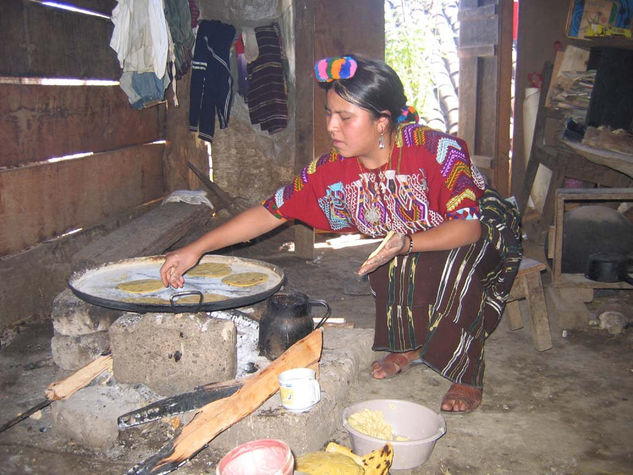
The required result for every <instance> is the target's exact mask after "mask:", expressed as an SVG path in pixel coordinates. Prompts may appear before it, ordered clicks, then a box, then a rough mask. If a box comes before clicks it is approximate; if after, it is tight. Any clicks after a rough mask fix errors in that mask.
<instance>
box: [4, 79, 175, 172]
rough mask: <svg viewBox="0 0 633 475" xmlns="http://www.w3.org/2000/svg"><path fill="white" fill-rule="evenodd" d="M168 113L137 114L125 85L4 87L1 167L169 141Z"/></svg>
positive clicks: (149, 111)
mask: <svg viewBox="0 0 633 475" xmlns="http://www.w3.org/2000/svg"><path fill="white" fill-rule="evenodd" d="M165 115H166V111H165V106H164V105H160V106H156V107H152V108H148V109H144V110H140V111H135V110H133V109H132V108H131V106H130V104H129V101H128V99H127V96H126V95H125V93H124V92H123V90H122V89H121V88H120V87H119V86H84V87H78V86H39V85H18V84H0V143H2V144H3V145H2V148H1V149H0V167H2V166H15V165H20V164H24V163H29V162H36V161H39V160H45V159H47V158H51V157H61V156H64V155H70V154H74V153H79V152H103V151H106V150H114V149H118V148H122V147H125V146H128V145H135V144H142V143H147V142H153V141H156V140H159V139H164V138H165Z"/></svg>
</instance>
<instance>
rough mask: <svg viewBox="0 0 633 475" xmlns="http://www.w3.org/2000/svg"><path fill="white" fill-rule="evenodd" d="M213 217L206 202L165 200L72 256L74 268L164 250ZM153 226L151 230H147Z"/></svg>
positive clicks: (81, 268)
mask: <svg viewBox="0 0 633 475" xmlns="http://www.w3.org/2000/svg"><path fill="white" fill-rule="evenodd" d="M210 217H211V210H210V209H209V208H208V207H207V206H204V205H191V204H187V203H165V204H163V205H159V206H156V207H155V208H153V209H151V210H150V211H148V212H147V213H145V214H143V215H142V216H139V217H138V218H136V219H134V220H132V221H130V222H129V223H127V224H125V225H123V226H121V227H119V228H117V229H115V230H114V231H112V232H111V233H110V234H108V235H106V236H103V237H102V238H100V239H97V240H95V241H93V242H91V243H90V244H88V245H87V246H86V247H84V248H83V249H82V250H81V251H79V252H78V253H77V254H75V255H74V256H73V258H72V268H73V270H74V271H78V270H83V269H86V268H89V267H96V266H99V265H101V264H105V263H106V262H115V261H119V260H122V259H128V258H131V257H142V256H151V255H155V254H162V253H163V252H165V250H167V249H168V248H169V247H171V246H172V245H173V244H175V243H176V242H177V241H178V240H179V239H181V238H183V237H184V236H185V235H186V234H187V233H188V232H190V230H191V229H192V228H193V227H195V226H199V225H202V224H203V223H205V222H206V221H207V220H208V219H209V218H210ZM148 229H151V232H149V233H148V232H147V230H148Z"/></svg>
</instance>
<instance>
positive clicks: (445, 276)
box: [161, 55, 521, 412]
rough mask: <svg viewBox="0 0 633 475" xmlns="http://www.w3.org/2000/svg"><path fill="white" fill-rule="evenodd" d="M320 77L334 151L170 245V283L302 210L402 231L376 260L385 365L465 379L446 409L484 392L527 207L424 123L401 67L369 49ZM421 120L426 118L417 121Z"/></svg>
mask: <svg viewBox="0 0 633 475" xmlns="http://www.w3.org/2000/svg"><path fill="white" fill-rule="evenodd" d="M315 75H316V78H317V80H318V81H320V83H321V84H322V86H323V87H324V89H325V90H326V94H327V106H326V116H327V130H328V133H329V134H330V136H331V138H332V144H333V149H332V150H331V151H330V153H328V154H325V155H323V156H321V157H320V158H318V159H316V160H315V161H313V162H312V163H311V164H310V165H308V166H307V167H306V168H304V169H303V170H302V172H301V174H300V175H298V176H297V177H296V178H295V180H294V182H293V183H292V184H290V185H287V186H286V187H283V188H280V189H279V190H278V191H277V192H276V193H275V194H274V195H273V196H272V197H270V198H269V199H268V200H266V201H265V202H264V203H263V206H257V207H254V208H252V209H250V210H248V211H246V212H244V213H242V214H240V215H238V216H237V217H235V218H233V219H232V220H230V221H228V222H227V223H226V224H224V225H222V226H220V227H218V228H217V229H214V230H212V231H210V232H209V233H207V234H205V235H204V236H202V237H201V238H200V239H198V240H197V241H195V242H193V243H192V244H190V245H188V246H186V247H184V248H182V249H179V250H177V251H175V252H172V253H170V254H168V256H167V259H166V261H165V263H164V264H163V266H162V268H161V277H162V279H163V283H164V284H165V285H172V286H174V287H181V286H182V285H183V282H184V279H183V273H184V272H185V271H186V270H188V269H189V268H190V267H192V266H193V265H195V264H196V263H197V262H198V260H199V259H200V257H201V256H202V255H203V254H204V253H206V252H209V251H213V250H216V249H220V248H223V247H225V246H228V245H231V244H235V243H238V242H242V241H246V240H249V239H252V238H254V237H256V236H259V235H261V234H263V233H265V232H268V231H270V230H272V229H274V228H276V227H277V226H279V225H281V224H282V223H283V222H285V221H286V220H288V219H298V220H301V221H303V222H305V223H307V224H309V225H311V226H313V227H315V228H318V229H325V230H330V231H336V232H360V233H362V234H366V235H369V236H372V237H383V236H386V235H387V233H388V232H389V231H394V234H393V236H392V237H391V238H390V239H389V241H388V242H387V243H386V245H385V246H384V248H383V249H382V250H381V251H380V252H379V253H378V254H377V255H376V256H375V257H373V258H372V259H369V260H368V261H367V262H365V263H364V264H363V265H362V266H361V268H360V269H359V271H358V272H359V274H361V275H362V274H367V273H369V277H370V283H371V287H372V290H373V293H374V294H375V301H376V325H375V330H376V331H375V339H374V349H375V350H377V351H387V352H388V354H387V356H385V357H384V358H383V359H382V360H380V361H375V362H374V363H373V364H372V375H373V376H374V377H375V378H378V379H383V378H390V377H393V376H395V375H396V374H398V373H400V372H402V371H404V370H406V369H407V368H408V367H409V366H410V365H411V364H415V363H424V364H426V365H428V366H429V367H431V368H433V369H434V370H435V371H437V372H439V373H440V374H441V375H442V376H444V377H445V378H447V379H449V380H450V381H451V382H452V383H453V384H452V385H451V387H450V389H449V391H448V392H447V394H446V395H445V396H444V399H443V401H442V404H441V409H442V410H443V411H451V412H469V411H472V410H473V409H475V408H476V407H477V406H479V404H480V402H481V398H482V389H481V388H482V380H483V371H484V361H483V344H484V340H485V338H486V337H487V336H488V335H489V334H490V332H492V331H493V330H494V328H495V327H496V325H497V323H498V321H499V319H500V317H501V314H502V312H503V307H504V303H505V299H506V298H507V295H508V292H509V290H510V288H511V286H512V281H513V279H514V276H515V274H516V271H517V269H518V264H519V261H520V257H521V248H520V232H519V228H518V222H519V220H518V215H517V213H516V212H515V210H514V209H513V208H512V207H511V206H509V205H508V204H507V203H506V202H505V201H504V200H502V199H501V198H500V197H499V196H498V195H497V194H496V193H495V192H494V191H492V190H487V189H486V186H485V183H484V180H483V178H482V177H481V175H480V174H479V172H478V171H477V170H476V169H475V168H474V167H473V166H472V165H471V163H470V159H469V156H468V151H467V149H466V144H465V143H464V142H463V141H462V140H460V139H458V138H456V137H453V136H450V135H447V134H443V133H440V132H437V131H433V130H431V129H428V128H424V127H421V126H418V125H417V124H406V122H407V121H408V120H409V119H410V118H411V115H413V113H414V110H413V109H412V108H410V107H407V106H406V97H405V95H404V90H403V87H402V83H401V81H400V79H399V78H398V76H397V74H396V73H395V72H394V71H393V70H392V69H391V68H390V67H389V66H388V65H386V64H385V63H384V62H382V61H376V60H370V59H367V58H363V57H361V56H358V55H350V56H344V57H341V58H326V59H323V60H321V61H318V62H317V63H316V65H315ZM416 120H417V118H416Z"/></svg>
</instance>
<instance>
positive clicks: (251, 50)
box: [242, 26, 259, 63]
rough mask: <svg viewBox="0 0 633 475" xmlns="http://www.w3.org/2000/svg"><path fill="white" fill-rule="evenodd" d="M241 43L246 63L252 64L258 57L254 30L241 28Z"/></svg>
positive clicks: (247, 27) (246, 27)
mask: <svg viewBox="0 0 633 475" xmlns="http://www.w3.org/2000/svg"><path fill="white" fill-rule="evenodd" d="M242 41H243V42H244V55H245V56H246V61H247V62H248V63H252V62H253V61H255V60H256V59H257V57H258V56H259V46H257V34H256V33H255V28H251V27H250V26H245V27H244V28H242Z"/></svg>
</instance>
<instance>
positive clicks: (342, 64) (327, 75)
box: [314, 56, 358, 82]
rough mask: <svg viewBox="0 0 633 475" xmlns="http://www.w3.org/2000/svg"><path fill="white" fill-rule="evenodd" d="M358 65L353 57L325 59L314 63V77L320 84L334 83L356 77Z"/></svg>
mask: <svg viewBox="0 0 633 475" xmlns="http://www.w3.org/2000/svg"><path fill="white" fill-rule="evenodd" d="M357 68H358V63H357V62H356V60H355V59H354V58H352V57H351V56H334V57H332V58H323V59H320V60H318V61H317V62H316V63H314V76H315V78H316V80H317V81H319V82H332V81H335V80H337V79H349V78H351V77H354V74H356V69H357Z"/></svg>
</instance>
